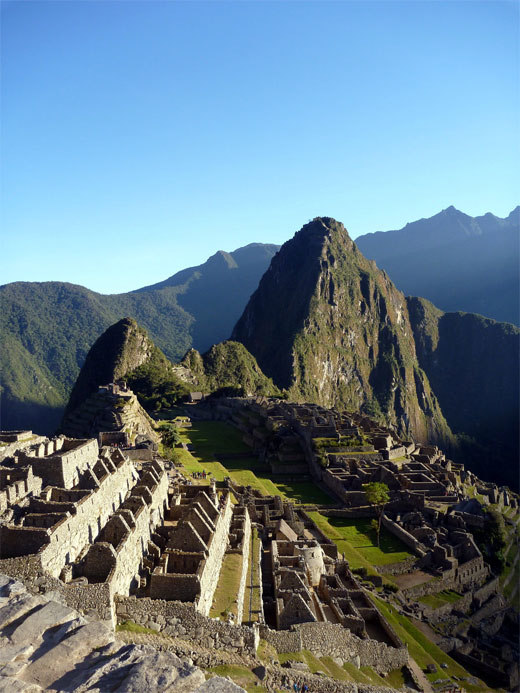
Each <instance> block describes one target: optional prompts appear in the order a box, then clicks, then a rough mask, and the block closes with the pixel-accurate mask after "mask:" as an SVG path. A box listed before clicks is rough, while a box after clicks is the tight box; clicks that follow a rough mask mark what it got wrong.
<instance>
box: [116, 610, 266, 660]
mask: <svg viewBox="0 0 520 693" xmlns="http://www.w3.org/2000/svg"><path fill="white" fill-rule="evenodd" d="M115 605H116V614H117V620H118V622H119V623H121V622H122V621H125V620H131V621H134V622H135V623H138V624H140V625H142V626H148V625H149V624H150V623H154V624H157V626H158V628H157V626H154V629H156V630H158V631H159V632H161V633H164V634H165V635H172V636H179V637H182V638H186V639H189V640H193V641H194V643H196V644H198V645H200V646H201V647H211V648H215V649H227V650H230V651H233V652H246V653H248V654H254V653H255V652H256V648H257V646H258V642H259V635H258V629H257V628H255V627H253V628H249V627H248V626H242V625H232V624H230V623H226V622H224V621H218V620H215V619H212V618H209V617H208V616H204V615H203V614H201V613H199V612H198V611H197V610H196V609H195V607H194V606H193V605H191V604H185V603H183V602H173V601H163V600H162V599H148V598H143V599H137V598H136V597H119V596H117V597H116V598H115Z"/></svg>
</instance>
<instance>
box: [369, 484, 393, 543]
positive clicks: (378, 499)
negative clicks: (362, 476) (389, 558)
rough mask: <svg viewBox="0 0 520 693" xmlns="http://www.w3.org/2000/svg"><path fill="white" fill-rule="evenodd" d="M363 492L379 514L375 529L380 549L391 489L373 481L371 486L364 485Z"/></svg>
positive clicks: (374, 525)
mask: <svg viewBox="0 0 520 693" xmlns="http://www.w3.org/2000/svg"><path fill="white" fill-rule="evenodd" d="M363 491H364V492H365V495H366V497H367V501H368V502H369V503H370V505H373V506H374V507H375V508H376V510H377V513H378V520H377V523H376V524H373V527H374V529H375V531H376V533H377V547H378V548H379V540H380V535H381V521H382V519H383V511H384V509H385V504H386V503H388V501H389V500H390V489H389V488H388V486H387V485H386V484H383V483H381V482H380V481H371V482H370V483H369V484H363Z"/></svg>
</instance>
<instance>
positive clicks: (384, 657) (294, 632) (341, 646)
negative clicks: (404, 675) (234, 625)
mask: <svg viewBox="0 0 520 693" xmlns="http://www.w3.org/2000/svg"><path fill="white" fill-rule="evenodd" d="M260 635H261V637H262V638H264V639H265V640H267V642H268V643H270V644H271V645H273V647H274V648H275V649H276V651H277V652H299V651H300V650H310V651H311V652H312V653H313V654H315V655H316V656H317V657H339V658H340V659H342V660H343V661H346V662H348V661H351V660H352V659H353V658H354V657H356V656H358V657H359V659H360V664H361V666H371V667H373V668H374V669H375V670H376V671H377V672H378V673H387V672H389V671H391V670H392V669H398V668H400V667H402V666H404V665H405V664H408V650H407V648H406V647H404V646H403V647H399V648H397V647H389V646H388V645H386V644H385V643H382V642H377V641H376V640H362V639H361V638H358V637H357V636H356V635H354V634H353V633H351V632H350V631H349V630H348V629H346V628H343V627H342V626H340V625H337V624H331V623H299V624H297V625H295V626H293V627H292V628H291V630H289V631H273V630H271V629H269V628H267V627H266V626H261V628H260Z"/></svg>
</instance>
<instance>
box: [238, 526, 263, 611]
mask: <svg viewBox="0 0 520 693" xmlns="http://www.w3.org/2000/svg"><path fill="white" fill-rule="evenodd" d="M259 543H260V538H259V536H258V531H257V530H256V529H253V531H252V532H251V542H250V546H249V570H248V573H247V582H246V591H245V595H244V610H243V615H242V620H243V621H246V622H248V623H249V622H251V623H253V622H256V621H258V617H259V614H260V612H261V607H262V605H261V603H260V580H261V579H262V578H261V575H260V566H259V565H258V561H257V560H256V556H257V555H258V545H259ZM250 607H251V617H250V616H249V608H250Z"/></svg>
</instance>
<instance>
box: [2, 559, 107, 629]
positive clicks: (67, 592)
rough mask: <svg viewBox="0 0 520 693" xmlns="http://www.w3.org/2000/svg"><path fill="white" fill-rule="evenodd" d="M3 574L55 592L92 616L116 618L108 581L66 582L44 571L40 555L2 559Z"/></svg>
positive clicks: (34, 590) (33, 588)
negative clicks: (97, 582)
mask: <svg viewBox="0 0 520 693" xmlns="http://www.w3.org/2000/svg"><path fill="white" fill-rule="evenodd" d="M0 571H1V574H4V575H9V576H10V577H14V578H16V579H18V580H21V581H22V582H23V583H24V585H25V586H26V587H27V589H28V590H29V592H31V593H32V594H37V593H38V592H51V591H52V592H53V593H54V594H55V595H56V597H55V598H56V599H57V600H58V601H63V602H64V603H65V604H67V606H70V607H71V608H72V609H76V610H77V611H79V612H80V613H82V614H86V615H88V617H89V618H91V619H94V620H96V619H98V620H112V622H113V623H115V621H114V620H113V619H114V614H113V612H112V597H111V593H110V587H109V585H107V584H106V583H99V584H95V585H87V584H84V583H83V582H80V581H78V582H72V583H69V584H64V583H63V582H62V581H61V580H58V579H57V578H54V577H51V576H50V575H48V574H44V573H43V569H42V566H41V560H40V556H39V555H38V554H36V555H34V556H20V557H19V558H5V559H3V560H1V561H0Z"/></svg>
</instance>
